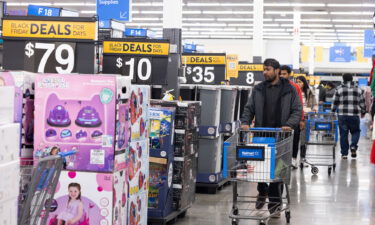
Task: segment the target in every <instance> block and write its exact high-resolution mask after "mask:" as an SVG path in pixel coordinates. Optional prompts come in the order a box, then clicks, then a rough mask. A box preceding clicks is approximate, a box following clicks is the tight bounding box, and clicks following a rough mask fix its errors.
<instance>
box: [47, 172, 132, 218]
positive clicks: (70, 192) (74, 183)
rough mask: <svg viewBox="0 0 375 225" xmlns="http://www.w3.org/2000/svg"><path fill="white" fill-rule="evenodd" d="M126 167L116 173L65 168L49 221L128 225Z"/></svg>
mask: <svg viewBox="0 0 375 225" xmlns="http://www.w3.org/2000/svg"><path fill="white" fill-rule="evenodd" d="M126 177H127V174H126V170H121V171H117V172H115V173H94V172H76V171H62V172H61V176H60V180H59V183H58V185H57V189H56V193H55V196H54V202H53V204H54V205H55V206H56V208H54V209H53V211H52V212H50V214H49V218H48V221H47V224H49V225H58V224H61V222H65V224H67V222H68V221H71V220H72V219H73V220H74V221H73V223H72V222H69V224H93V225H96V224H97V225H99V224H106V225H126V224H127V215H126V212H127V207H128V186H127V178H126Z"/></svg>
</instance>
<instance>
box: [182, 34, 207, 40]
mask: <svg viewBox="0 0 375 225" xmlns="http://www.w3.org/2000/svg"><path fill="white" fill-rule="evenodd" d="M182 37H183V38H190V39H195V38H197V39H199V38H209V37H210V36H208V35H183V34H182Z"/></svg>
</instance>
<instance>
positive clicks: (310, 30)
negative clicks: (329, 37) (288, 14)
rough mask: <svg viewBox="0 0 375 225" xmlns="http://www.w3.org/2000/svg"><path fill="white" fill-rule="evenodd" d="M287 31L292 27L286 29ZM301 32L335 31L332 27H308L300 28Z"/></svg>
mask: <svg viewBox="0 0 375 225" xmlns="http://www.w3.org/2000/svg"><path fill="white" fill-rule="evenodd" d="M288 31H291V32H292V31H293V29H288ZM301 32H331V33H332V32H335V30H334V29H309V28H301Z"/></svg>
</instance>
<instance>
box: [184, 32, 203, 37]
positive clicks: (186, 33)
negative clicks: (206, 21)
mask: <svg viewBox="0 0 375 225" xmlns="http://www.w3.org/2000/svg"><path fill="white" fill-rule="evenodd" d="M198 34H199V32H198V31H183V32H182V36H184V35H198Z"/></svg>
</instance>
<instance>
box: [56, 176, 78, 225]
mask: <svg viewBox="0 0 375 225" xmlns="http://www.w3.org/2000/svg"><path fill="white" fill-rule="evenodd" d="M68 191H69V201H68V203H67V205H66V208H65V210H64V211H62V212H61V213H60V214H59V215H58V216H57V219H58V223H57V224H58V225H73V224H76V223H77V222H78V221H79V220H80V219H81V217H82V215H83V203H82V201H81V185H79V184H78V183H70V184H69V186H68Z"/></svg>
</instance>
